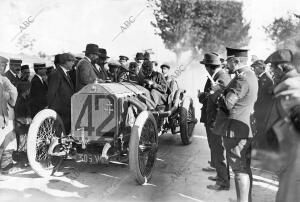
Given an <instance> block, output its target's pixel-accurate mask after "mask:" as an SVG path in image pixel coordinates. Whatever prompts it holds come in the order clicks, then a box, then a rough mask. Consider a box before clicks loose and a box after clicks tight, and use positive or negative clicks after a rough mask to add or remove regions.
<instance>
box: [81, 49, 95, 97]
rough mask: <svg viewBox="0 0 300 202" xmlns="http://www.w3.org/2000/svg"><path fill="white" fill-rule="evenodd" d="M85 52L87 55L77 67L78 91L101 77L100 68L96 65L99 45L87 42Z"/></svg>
mask: <svg viewBox="0 0 300 202" xmlns="http://www.w3.org/2000/svg"><path fill="white" fill-rule="evenodd" d="M84 52H85V56H84V58H82V59H81V60H80V61H79V62H78V64H77V68H76V92H77V91H79V90H81V89H82V88H83V87H84V86H86V85H87V84H90V83H93V82H94V81H95V80H97V79H99V78H98V73H99V70H97V68H96V67H95V64H96V62H97V60H98V58H99V47H98V45H96V44H87V45H86V48H85V51H84Z"/></svg>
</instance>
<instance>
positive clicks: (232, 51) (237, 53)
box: [226, 47, 248, 60]
mask: <svg viewBox="0 0 300 202" xmlns="http://www.w3.org/2000/svg"><path fill="white" fill-rule="evenodd" d="M226 50H227V60H228V59H229V58H232V57H237V58H238V57H248V50H247V49H237V48H228V47H226Z"/></svg>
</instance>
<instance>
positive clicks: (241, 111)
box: [224, 67, 258, 138]
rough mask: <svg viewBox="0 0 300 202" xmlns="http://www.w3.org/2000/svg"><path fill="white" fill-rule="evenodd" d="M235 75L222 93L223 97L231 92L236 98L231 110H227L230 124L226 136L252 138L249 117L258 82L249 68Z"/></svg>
mask: <svg viewBox="0 0 300 202" xmlns="http://www.w3.org/2000/svg"><path fill="white" fill-rule="evenodd" d="M236 73H237V76H236V77H235V78H234V79H233V80H232V82H231V83H230V84H229V85H228V86H227V88H226V89H225V91H224V95H225V96H226V95H227V93H229V92H231V93H234V95H235V96H236V97H237V101H236V103H235V104H234V105H233V107H232V108H231V109H228V113H229V119H230V124H229V129H228V134H226V135H227V136H228V137H236V138H249V137H253V134H252V130H251V129H252V125H251V115H252V113H253V111H254V103H255V102H256V99H257V92H258V81H257V77H256V76H255V73H254V72H253V71H251V69H250V68H249V67H244V68H242V69H240V70H238V71H237V72H236ZM226 107H227V106H226Z"/></svg>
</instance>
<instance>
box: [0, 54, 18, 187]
mask: <svg viewBox="0 0 300 202" xmlns="http://www.w3.org/2000/svg"><path fill="white" fill-rule="evenodd" d="M7 62H8V60H7V59H6V58H4V57H2V56H0V171H1V172H0V181H2V180H5V179H4V178H2V176H1V175H2V172H9V171H10V170H11V169H12V168H13V160H12V152H13V150H15V149H16V136H15V131H14V123H13V110H12V107H14V105H15V103H16V100H17V96H18V92H17V89H16V87H15V86H14V85H13V84H12V83H11V82H10V81H9V79H8V78H7V77H5V76H3V75H4V71H5V68H6V65H7Z"/></svg>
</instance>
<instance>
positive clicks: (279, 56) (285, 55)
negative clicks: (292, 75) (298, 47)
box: [265, 49, 293, 64]
mask: <svg viewBox="0 0 300 202" xmlns="http://www.w3.org/2000/svg"><path fill="white" fill-rule="evenodd" d="M292 61H293V52H292V51H291V50H290V49H279V50H277V51H275V52H274V53H272V54H271V55H270V56H269V57H268V58H267V59H266V60H265V63H266V64H268V63H273V64H279V63H284V62H292Z"/></svg>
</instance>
